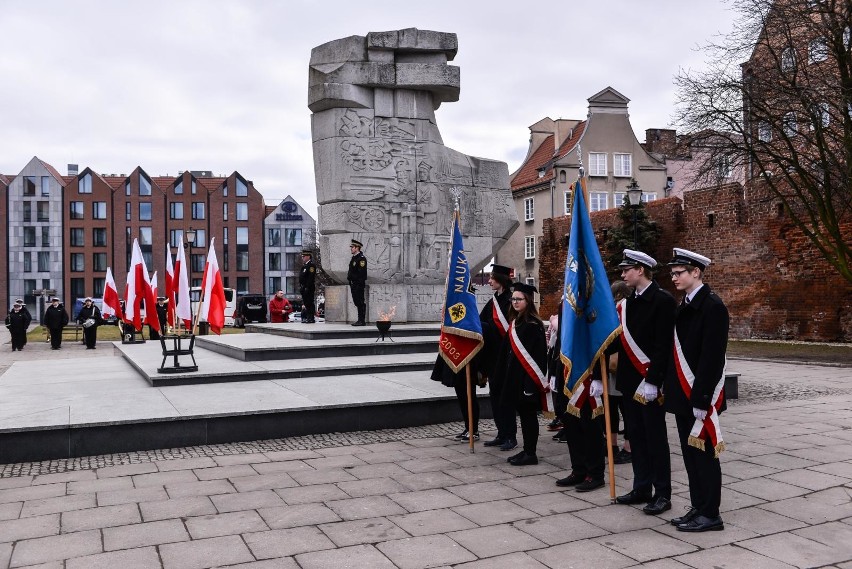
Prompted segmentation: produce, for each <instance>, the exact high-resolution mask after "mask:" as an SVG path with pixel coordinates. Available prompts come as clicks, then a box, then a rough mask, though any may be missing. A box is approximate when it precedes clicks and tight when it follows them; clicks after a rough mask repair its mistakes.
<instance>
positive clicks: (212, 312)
mask: <svg viewBox="0 0 852 569" xmlns="http://www.w3.org/2000/svg"><path fill="white" fill-rule="evenodd" d="M215 241H216V238H215V237H211V238H210V250H209V251H208V252H207V262H206V263H205V264H204V277H203V278H202V279H201V295H202V297H201V316H200V320H206V321H207V322H209V323H210V330H212V331H213V333H214V334H221V333H222V328H223V327H224V326H225V288H224V287H223V286H222V273H221V272H220V271H219V261H217V260H216V250H215V249H214V248H213V244H214V242H215Z"/></svg>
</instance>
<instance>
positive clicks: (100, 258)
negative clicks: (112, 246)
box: [92, 253, 165, 286]
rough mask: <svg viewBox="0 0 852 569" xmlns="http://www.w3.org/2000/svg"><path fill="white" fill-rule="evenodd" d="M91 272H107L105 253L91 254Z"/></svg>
mask: <svg viewBox="0 0 852 569" xmlns="http://www.w3.org/2000/svg"><path fill="white" fill-rule="evenodd" d="M92 270H94V271H99V272H103V271H105V270H107V256H106V253H93V254H92ZM164 286H165V285H164Z"/></svg>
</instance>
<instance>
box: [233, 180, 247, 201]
mask: <svg viewBox="0 0 852 569" xmlns="http://www.w3.org/2000/svg"><path fill="white" fill-rule="evenodd" d="M236 181H237V193H236V196H237V197H238V198H244V197H246V196H247V195H248V187H247V186H246V183H245V182H243V181H242V180H240V179H239V178H236Z"/></svg>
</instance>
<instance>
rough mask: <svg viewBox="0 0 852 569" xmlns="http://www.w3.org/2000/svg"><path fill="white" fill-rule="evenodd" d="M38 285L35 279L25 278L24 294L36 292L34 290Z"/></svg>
mask: <svg viewBox="0 0 852 569" xmlns="http://www.w3.org/2000/svg"><path fill="white" fill-rule="evenodd" d="M36 286H37V285H36V280H35V279H24V290H25V291H26V292H25V293H24V294H35V293H34V292H33V291H34V290H35V289H36Z"/></svg>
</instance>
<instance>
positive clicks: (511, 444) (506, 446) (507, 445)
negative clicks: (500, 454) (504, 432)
mask: <svg viewBox="0 0 852 569" xmlns="http://www.w3.org/2000/svg"><path fill="white" fill-rule="evenodd" d="M515 448H518V441H517V440H515V439H506V440H505V441H503V444H502V445H500V450H503V451H506V450H512V449H515Z"/></svg>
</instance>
